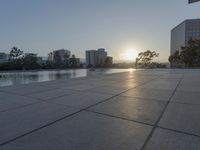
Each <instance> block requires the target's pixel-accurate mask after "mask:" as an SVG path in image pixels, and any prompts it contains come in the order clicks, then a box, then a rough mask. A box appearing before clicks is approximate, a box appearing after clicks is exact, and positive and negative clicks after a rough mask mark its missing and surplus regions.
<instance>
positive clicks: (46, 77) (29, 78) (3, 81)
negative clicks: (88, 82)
mask: <svg viewBox="0 0 200 150" xmlns="http://www.w3.org/2000/svg"><path fill="white" fill-rule="evenodd" d="M130 70H132V69H96V70H95V71H89V70H88V69H65V70H64V69H63V70H42V71H8V72H0V87H1V86H10V85H19V84H28V83H33V82H43V81H51V80H59V79H68V78H78V77H85V76H90V75H99V74H110V73H119V72H127V71H130Z"/></svg>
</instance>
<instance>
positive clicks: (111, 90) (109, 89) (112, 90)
mask: <svg viewBox="0 0 200 150" xmlns="http://www.w3.org/2000/svg"><path fill="white" fill-rule="evenodd" d="M126 90H128V87H115V86H99V87H95V88H92V89H90V90H89V92H95V93H102V94H113V95H116V94H120V93H122V92H124V91H126Z"/></svg>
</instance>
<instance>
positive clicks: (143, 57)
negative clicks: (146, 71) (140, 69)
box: [136, 50, 159, 68]
mask: <svg viewBox="0 0 200 150" xmlns="http://www.w3.org/2000/svg"><path fill="white" fill-rule="evenodd" d="M158 56H159V53H156V52H155V51H150V50H147V51H144V52H140V53H139V54H138V57H137V58H136V60H137V61H136V63H138V62H139V61H140V62H141V63H142V65H143V66H144V67H145V68H146V67H150V64H151V61H152V60H153V59H154V58H155V57H158Z"/></svg>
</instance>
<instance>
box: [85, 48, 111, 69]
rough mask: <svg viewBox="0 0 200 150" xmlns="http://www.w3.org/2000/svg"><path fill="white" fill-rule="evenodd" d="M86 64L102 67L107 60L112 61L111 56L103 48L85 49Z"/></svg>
mask: <svg viewBox="0 0 200 150" xmlns="http://www.w3.org/2000/svg"><path fill="white" fill-rule="evenodd" d="M85 55H86V66H87V67H91V66H93V67H103V66H105V65H106V63H107V62H109V65H110V64H111V63H112V61H113V60H112V57H108V56H107V52H106V51H105V49H104V48H99V49H98V50H87V51H86V53H85Z"/></svg>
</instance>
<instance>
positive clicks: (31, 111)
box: [0, 102, 77, 144]
mask: <svg viewBox="0 0 200 150" xmlns="http://www.w3.org/2000/svg"><path fill="white" fill-rule="evenodd" d="M76 111H77V109H74V108H70V107H66V106H61V105H54V104H48V103H44V102H41V103H37V104H33V105H30V106H26V107H23V108H19V109H14V110H10V111H6V112H1V113H0V120H1V121H0V133H1V136H0V144H1V143H3V142H6V141H7V140H11V139H13V138H15V137H17V136H19V135H22V134H24V133H26V132H29V131H31V130H33V129H36V128H39V127H41V126H43V125H45V124H47V123H50V122H53V121H55V120H57V119H59V118H61V117H64V116H66V115H69V114H71V113H74V112H76Z"/></svg>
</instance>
